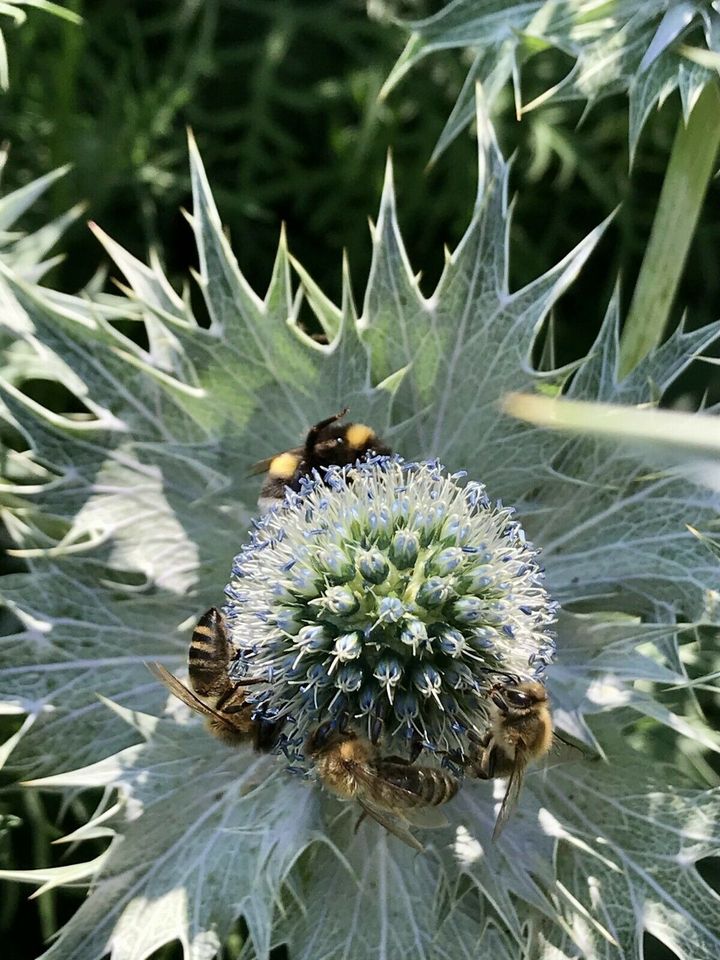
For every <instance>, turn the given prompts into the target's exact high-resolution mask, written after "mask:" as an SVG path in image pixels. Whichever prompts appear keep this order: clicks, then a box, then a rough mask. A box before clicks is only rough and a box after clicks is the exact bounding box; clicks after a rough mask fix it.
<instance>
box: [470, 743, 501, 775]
mask: <svg viewBox="0 0 720 960" xmlns="http://www.w3.org/2000/svg"><path fill="white" fill-rule="evenodd" d="M496 767H497V750H496V749H495V747H486V748H485V750H483V752H482V755H481V756H480V762H479V763H473V765H472V771H473V773H474V774H475V776H476V777H477V778H478V780H492V779H493V777H494V776H495V769H496Z"/></svg>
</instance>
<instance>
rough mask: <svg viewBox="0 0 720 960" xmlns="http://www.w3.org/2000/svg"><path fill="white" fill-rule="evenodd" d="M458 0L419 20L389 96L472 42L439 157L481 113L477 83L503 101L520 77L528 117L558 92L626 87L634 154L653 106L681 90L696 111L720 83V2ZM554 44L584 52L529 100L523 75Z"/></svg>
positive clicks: (574, 53) (559, 97)
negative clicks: (437, 58)
mask: <svg viewBox="0 0 720 960" xmlns="http://www.w3.org/2000/svg"><path fill="white" fill-rule="evenodd" d="M498 13H499V11H498V6H497V3H495V2H494V0H451V2H449V3H447V4H446V5H445V6H444V7H443V9H441V10H439V11H438V12H437V13H436V14H434V15H433V16H431V17H427V18H426V19H424V20H415V21H409V22H407V23H406V24H404V26H405V27H406V29H407V31H408V32H409V33H410V37H409V39H408V42H407V45H406V47H405V50H404V51H403V53H402V54H401V56H400V58H399V60H398V61H397V63H396V64H395V66H394V68H393V70H392V71H391V73H390V76H389V77H388V78H387V80H386V82H385V86H384V88H383V89H384V91H385V92H386V93H387V92H389V91H390V89H391V88H392V87H394V86H395V84H397V83H398V82H399V81H400V80H401V78H402V77H404V76H405V74H406V73H407V72H408V71H410V70H411V69H412V68H413V67H415V66H416V65H417V64H418V62H419V61H421V60H423V59H424V58H425V57H426V56H428V55H430V54H433V53H435V52H437V51H439V50H447V49H453V48H455V49H457V48H460V49H462V48H465V49H466V50H468V51H470V52H471V53H472V60H471V61H470V63H471V65H470V69H469V71H468V75H467V79H466V81H465V84H464V85H463V88H462V90H461V92H460V94H459V96H458V99H457V101H456V103H455V106H454V107H453V110H452V113H451V115H450V117H449V118H448V121H447V123H446V125H445V129H444V130H443V132H442V134H441V135H440V138H439V140H438V143H437V145H436V147H435V151H434V154H433V158H437V157H438V156H439V155H440V154H441V153H442V152H443V150H445V149H446V148H447V147H448V145H449V144H450V143H452V141H453V140H454V139H455V138H456V137H457V136H458V134H460V133H461V132H462V131H463V130H464V129H465V128H466V127H467V126H468V124H470V123H471V122H472V120H473V117H474V114H475V91H474V87H475V84H476V83H478V82H480V83H482V85H483V87H484V88H485V90H486V95H487V96H488V98H489V99H493V98H494V97H495V96H497V95H498V94H499V93H500V92H501V91H502V89H503V88H504V86H505V84H506V83H507V81H509V80H510V79H511V78H512V81H513V84H514V87H515V101H516V110H517V112H518V114H521V113H524V112H526V111H529V110H532V109H533V108H534V107H536V106H538V105H539V104H541V103H546V102H547V101H548V100H550V99H553V100H556V101H563V100H584V101H586V102H587V103H588V104H589V105H590V106H592V105H593V104H595V103H597V102H598V101H599V100H601V99H603V98H604V97H607V96H610V95H612V94H616V93H620V92H626V93H627V94H628V97H629V101H630V124H629V139H630V152H631V154H632V153H633V152H634V150H635V147H636V146H637V142H638V139H639V137H640V133H641V132H642V129H643V126H644V125H645V122H646V121H647V119H648V117H649V115H650V113H651V111H652V110H653V109H654V108H655V107H658V106H661V105H662V104H663V103H664V101H665V100H666V99H667V97H668V96H669V95H670V94H671V93H672V92H673V91H674V90H676V89H677V90H678V91H679V93H680V97H681V100H682V109H683V116H684V118H685V121H686V122H687V118H688V116H689V115H690V112H691V110H692V108H693V106H694V105H695V102H696V101H697V99H698V97H699V96H700V93H701V92H702V90H703V87H705V86H707V85H708V84H712V83H714V82H715V80H716V70H715V58H716V57H717V54H718V52H720V33H719V31H718V24H717V11H716V10H715V9H714V5H713V4H712V3H709V2H707V0H705V2H699V3H688V2H686V0H640V2H635V0H629V2H622V0H620V2H619V0H612V2H610V3H597V2H595V0H569V2H567V3H561V4H552V3H546V2H545V0H530V2H526V0H512V2H510V3H505V4H503V5H502V12H501V15H498ZM547 47H555V48H557V49H558V50H562V51H563V53H565V54H568V55H569V56H571V57H572V58H573V59H574V63H573V65H572V67H571V68H570V69H569V70H568V72H567V74H566V76H564V77H563V78H562V79H561V80H560V81H559V82H557V83H555V84H553V85H552V86H550V87H549V88H548V89H546V90H545V91H544V92H543V93H542V94H541V95H539V96H536V97H535V98H534V99H533V101H532V102H531V103H523V99H522V92H521V84H520V77H521V74H530V73H533V74H534V76H535V80H536V82H537V81H540V82H544V83H546V84H547V79H546V78H545V79H543V72H542V71H534V70H533V66H534V64H533V57H532V54H533V53H536V52H537V51H538V50H543V49H546V48H547Z"/></svg>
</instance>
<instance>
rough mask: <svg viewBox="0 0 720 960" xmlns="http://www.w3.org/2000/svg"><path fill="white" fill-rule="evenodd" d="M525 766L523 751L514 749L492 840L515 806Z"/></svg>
mask: <svg viewBox="0 0 720 960" xmlns="http://www.w3.org/2000/svg"><path fill="white" fill-rule="evenodd" d="M526 767H527V757H526V756H525V754H524V752H523V751H520V750H516V751H515V766H514V767H513V769H512V773H511V774H510V776H509V778H508V782H507V787H506V788H505V796H504V797H503V801H502V803H501V804H500V810H499V812H498V815H497V820H496V821H495V828H494V830H493V835H492V838H493V840H497V838H498V837H499V836H500V834H501V833H502V831H503V828H504V827H505V824H506V823H507V822H508V820H509V819H510V814H511V813H512V812H513V810H514V808H515V804H516V803H517V801H518V797H519V796H520V789H521V787H522V782H523V778H524V776H525V768H526Z"/></svg>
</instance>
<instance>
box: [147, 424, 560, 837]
mask: <svg viewBox="0 0 720 960" xmlns="http://www.w3.org/2000/svg"><path fill="white" fill-rule="evenodd" d="M346 413H347V410H343V411H341V412H340V413H338V414H336V415H335V416H333V417H329V418H328V419H326V420H323V421H321V422H320V423H318V424H316V425H315V426H313V427H312V428H311V429H310V430H309V431H308V434H307V436H306V438H305V443H304V445H303V446H302V447H297V448H295V449H293V450H287V451H285V452H284V453H280V454H278V455H277V456H274V457H271V458H269V459H268V460H263V461H261V462H260V463H258V464H256V466H255V468H254V469H253V472H254V473H265V480H264V483H263V487H262V491H261V494H260V507H261V509H267V508H268V507H269V506H271V505H272V504H274V503H277V501H278V500H280V499H282V498H283V497H284V494H285V488H286V487H290V488H291V489H293V490H296V491H297V490H299V489H300V485H301V480H302V478H303V477H305V476H307V475H309V474H311V473H312V471H313V470H315V469H319V468H321V467H329V466H333V465H335V466H343V465H345V464H352V463H354V462H355V461H356V460H358V459H362V458H363V457H365V456H366V455H368V454H371V453H374V454H388V453H390V450H389V448H388V447H387V445H386V444H385V443H383V441H382V440H381V439H380V438H379V437H378V436H377V435H376V434H375V431H374V430H373V429H372V428H371V427H368V426H366V425H364V424H361V423H348V424H344V425H343V424H341V423H340V421H341V420H342V418H343V417H344V416H345V414H346ZM234 656H235V652H234V650H233V647H232V644H231V643H230V642H229V640H228V637H227V633H226V629H225V624H224V621H223V617H222V614H221V613H220V612H219V611H218V610H216V609H215V608H212V609H210V610H208V611H207V613H205V614H204V615H203V616H202V617H201V618H200V621H199V622H198V624H197V626H196V627H195V630H194V632H193V635H192V639H191V641H190V649H189V651H188V674H189V681H190V688H191V689H190V688H188V687H186V686H185V685H184V684H183V683H181V682H180V680H178V678H177V677H175V676H173V674H171V673H169V672H168V671H167V670H166V669H165V667H163V666H162V665H161V664H159V663H154V664H152V665H151V669H152V671H153V673H154V674H155V675H156V676H157V677H158V678H159V679H160V680H162V681H163V682H164V683H165V684H166V685H167V686H168V687H169V688H170V690H171V691H172V692H173V693H174V694H175V696H176V697H178V698H179V699H180V700H182V701H183V703H185V704H187V705H188V706H189V707H190V708H191V709H193V710H195V711H197V712H198V713H200V714H202V715H203V716H204V717H205V718H206V719H207V724H208V727H209V729H210V731H211V732H212V733H213V734H215V736H217V737H219V738H220V739H221V740H223V741H224V742H226V743H228V744H231V745H238V744H245V743H252V744H253V746H254V748H255V750H257V751H260V752H270V751H272V750H273V749H274V748H275V746H276V745H277V742H278V739H279V737H280V735H281V731H282V726H283V723H284V721H283V720H282V719H280V720H277V721H271V720H268V719H263V718H262V717H260V716H257V713H256V708H255V707H254V705H253V704H252V703H249V702H248V699H247V697H248V686H249V685H251V684H254V683H262V682H263V681H262V680H258V679H246V680H235V679H231V677H230V674H229V668H230V665H231V662H232V660H233V659H234ZM488 707H489V711H490V722H489V724H488V729H487V731H486V732H485V734H484V735H483V736H475V737H474V738H473V739H472V744H471V750H470V751H469V752H468V753H466V755H465V756H464V757H463V759H462V765H463V768H464V773H465V775H467V776H470V777H476V778H479V779H483V780H488V779H492V778H500V779H506V780H507V787H506V790H505V795H504V799H503V801H502V804H501V807H500V811H499V813H498V816H497V820H496V823H495V830H494V833H493V838H496V837H497V836H498V834H499V833H500V831H501V829H502V828H503V826H504V824H505V822H506V821H507V819H508V816H509V815H510V813H511V811H512V808H513V806H514V805H515V803H516V801H517V798H518V795H519V792H520V787H521V784H522V779H523V775H524V772H525V769H526V767H527V765H528V764H529V763H530V762H531V761H532V760H537V759H539V758H541V757H543V756H544V755H545V754H546V753H547V752H548V751H549V749H550V747H551V745H552V742H553V738H554V734H553V728H552V720H551V715H550V708H549V703H548V696H547V692H546V690H545V687H544V686H543V684H541V683H538V682H535V681H521V680H520V678H519V677H507V678H505V679H503V681H502V682H497V683H495V684H494V685H493V686H492V688H491V689H490V692H489V704H488ZM380 734H381V731H380V729H378V730H377V732H376V735H375V736H374V737H373V739H371V740H368V739H366V738H365V737H362V736H360V735H359V734H358V733H356V732H355V731H353V730H352V729H350V727H349V725H348V722H347V720H346V721H345V722H344V723H342V722H341V723H337V722H325V723H321V724H320V725H319V726H318V727H317V728H316V729H315V730H314V731H313V732H312V733H311V735H310V736H309V737H308V739H307V742H306V744H305V754H306V756H307V757H309V759H310V760H311V761H312V762H313V764H314V768H315V770H316V771H317V774H318V776H319V778H320V780H321V782H322V783H323V784H324V785H325V786H326V787H327V788H328V789H329V790H330V791H331V792H332V793H334V794H336V795H337V796H339V797H340V798H342V799H344V800H354V801H356V802H357V803H358V804H359V805H360V806H361V807H362V810H363V814H362V816H364V815H365V814H368V815H369V816H371V817H373V818H374V819H375V820H377V821H378V822H379V823H381V824H382V825H383V826H384V827H385V828H386V829H387V830H389V831H390V832H391V833H393V834H395V835H396V836H399V837H400V838H401V839H402V840H404V841H405V842H406V843H408V844H410V845H411V846H413V847H414V848H415V849H418V850H422V849H423V848H422V845H421V844H420V842H419V841H418V840H417V838H416V837H415V836H414V835H413V834H412V833H411V832H410V830H409V829H408V827H409V825H410V824H416V825H423V826H428V825H432V822H433V820H432V817H428V813H430V812H431V810H432V808H437V807H438V806H440V805H441V804H444V803H446V802H447V801H448V800H451V799H452V797H454V796H455V794H456V793H457V791H458V789H459V786H460V781H459V780H458V779H457V777H455V776H454V775H452V774H451V773H450V772H449V771H447V770H445V769H442V768H439V767H432V766H425V765H422V764H419V763H417V762H416V761H417V759H418V753H419V750H414V751H411V755H410V757H409V758H407V759H406V758H404V757H398V756H383V754H382V752H381V748H380ZM442 820H443V818H442V817H441V818H440V821H442ZM435 822H438V821H437V820H436V821H435Z"/></svg>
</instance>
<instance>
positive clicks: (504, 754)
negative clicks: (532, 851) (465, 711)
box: [466, 680, 553, 840]
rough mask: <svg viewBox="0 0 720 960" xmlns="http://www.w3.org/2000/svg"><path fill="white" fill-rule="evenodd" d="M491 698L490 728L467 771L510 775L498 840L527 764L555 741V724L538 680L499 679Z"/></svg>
mask: <svg viewBox="0 0 720 960" xmlns="http://www.w3.org/2000/svg"><path fill="white" fill-rule="evenodd" d="M490 701H491V704H492V706H491V708H490V709H491V715H490V729H489V731H488V733H487V735H486V736H485V737H484V738H483V739H482V740H481V741H480V742H479V744H477V747H478V751H477V754H476V755H471V756H470V759H469V762H466V772H469V773H470V774H471V775H473V776H476V777H478V778H480V779H482V780H490V779H492V778H495V777H497V778H500V779H505V778H507V781H508V783H507V788H506V790H505V796H504V797H503V801H502V804H501V805H500V811H499V813H498V815H497V820H496V821H495V829H494V830H493V840H497V838H498V837H499V836H500V834H501V832H502V830H503V827H504V826H505V824H506V823H507V821H508V818H509V816H510V814H511V813H512V811H513V808H514V807H515V804H516V803H517V800H518V796H519V795H520V788H521V787H522V782H523V777H524V775H525V770H526V768H527V765H528V764H529V763H530V762H531V761H532V760H540V759H541V758H542V757H544V756H545V755H546V754H547V753H548V751H549V750H550V747H551V746H552V744H553V725H552V717H551V714H550V703H549V700H548V694H547V690H546V689H545V687H544V686H543V685H542V683H538V682H537V681H535V680H525V681H523V682H517V681H514V680H513V681H511V682H507V683H496V684H494V685H493V686H492V687H491V689H490Z"/></svg>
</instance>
